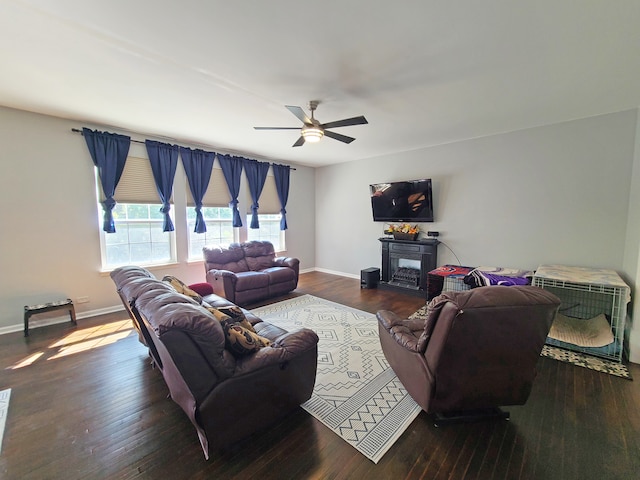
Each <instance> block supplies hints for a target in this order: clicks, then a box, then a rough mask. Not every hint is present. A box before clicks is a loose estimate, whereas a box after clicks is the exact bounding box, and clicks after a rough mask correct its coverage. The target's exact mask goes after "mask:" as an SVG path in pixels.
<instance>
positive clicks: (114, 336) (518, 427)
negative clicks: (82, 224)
mask: <svg viewBox="0 0 640 480" xmlns="http://www.w3.org/2000/svg"><path fill="white" fill-rule="evenodd" d="M304 293H309V294H312V295H316V296H318V297H323V298H326V299H329V300H332V301H335V302H338V303H342V304H345V305H349V306H351V307H355V308H358V309H361V310H366V311H369V312H375V311H376V310H379V309H390V310H394V311H396V312H398V313H399V314H401V315H404V316H406V315H409V314H410V313H412V312H414V311H415V310H417V309H418V308H419V307H420V306H421V305H423V300H421V299H420V298H418V297H412V296H406V295H403V294H399V293H396V292H392V291H384V290H380V289H372V290H362V289H360V287H359V281H358V280H355V279H349V278H343V277H338V276H334V275H329V274H324V273H318V272H315V273H307V274H303V275H302V276H301V279H300V286H299V289H298V290H297V291H296V293H295V294H296V295H297V294H304ZM0 348H1V350H0V361H1V366H2V370H1V371H0V375H1V376H0V389H5V388H11V389H12V394H11V402H10V406H9V412H8V416H7V421H6V429H5V436H4V441H3V445H2V452H1V453H0V478H3V479H81V478H82V479H85V478H86V479H102V478H109V479H111V478H118V479H129V478H134V479H200V478H221V479H226V478H238V479H248V478H263V479H307V478H314V479H325V478H327V479H329V478H330V479H339V478H340V479H343V478H354V479H360V478H367V479H394V480H398V479H405V478H407V479H408V478H428V479H431V478H448V479H463V478H464V479H471V478H477V479H493V478H496V479H563V480H566V479H598V480H602V479H638V478H640V365H631V366H630V367H631V372H632V375H633V376H634V378H635V380H634V381H628V380H624V379H621V378H617V377H613V376H610V375H606V374H603V373H597V372H594V371H591V370H587V369H584V368H580V367H575V366H572V365H568V364H564V363H560V362H557V361H554V360H550V359H547V358H540V362H539V364H538V367H539V374H538V378H537V379H536V382H535V385H534V387H533V391H532V393H531V397H530V399H529V401H528V403H527V404H526V405H524V406H518V407H510V408H508V410H509V411H510V412H511V421H500V422H485V423H476V424H466V425H452V426H448V427H442V428H436V427H434V426H433V423H432V421H431V419H430V417H429V416H428V415H426V414H425V413H424V412H422V413H420V415H419V416H418V418H416V420H414V422H413V423H412V424H411V425H410V427H409V428H408V429H407V430H406V432H405V433H404V434H403V435H402V437H400V439H399V440H398V441H397V442H396V444H395V445H394V446H393V447H392V448H391V449H390V450H389V451H388V452H387V454H386V455H385V456H384V457H383V458H382V460H381V461H380V462H379V463H378V464H377V465H376V464H374V463H372V462H371V461H369V460H368V459H366V458H365V457H364V456H362V455H361V454H360V453H358V452H357V451H356V450H355V449H354V448H352V447H351V446H349V445H348V444H347V443H346V442H344V441H343V440H342V439H340V438H339V437H337V436H336V435H335V434H333V433H332V432H331V431H329V429H327V428H326V427H325V426H324V425H322V424H321V423H319V422H318V421H317V420H315V419H314V418H313V417H311V416H310V415H309V414H307V413H306V412H305V411H304V410H302V409H298V410H297V411H296V412H294V413H293V414H291V415H290V416H288V417H287V418H286V419H285V420H284V421H282V422H280V423H278V424H276V425H274V426H273V427H271V428H270V429H268V430H266V431H263V432H260V433H258V434H256V435H254V436H253V437H251V438H250V439H248V440H246V441H244V442H242V443H240V444H237V445H234V446H232V448H230V450H229V451H226V452H223V453H214V454H213V455H212V457H211V459H210V460H209V461H206V460H205V459H204V456H203V454H202V450H201V448H200V443H199V441H198V438H197V435H196V432H195V429H194V428H193V427H192V425H191V423H190V422H189V420H188V419H187V417H186V415H185V414H184V413H183V412H182V410H180V408H179V407H178V406H177V405H176V404H175V403H173V401H172V400H170V399H168V398H167V393H168V390H167V388H166V386H165V384H164V381H163V379H162V376H161V375H160V373H159V372H158V371H155V370H153V369H152V368H151V366H150V363H149V358H148V356H147V352H146V349H145V348H144V347H143V345H141V344H140V343H138V340H137V336H136V334H135V333H134V331H133V330H131V325H130V322H129V320H128V318H127V316H126V314H125V313H124V311H123V312H122V313H116V314H110V315H105V316H102V317H96V318H92V319H87V320H80V321H79V322H78V326H77V327H74V326H73V325H72V324H71V323H66V324H59V325H53V326H49V327H42V328H37V329H33V330H32V331H31V336H30V337H29V338H28V339H24V338H23V337H22V334H21V333H15V334H8V335H3V336H1V337H0ZM259 401H260V399H259V398H256V402H259ZM229 414H230V415H242V412H233V411H230V412H229Z"/></svg>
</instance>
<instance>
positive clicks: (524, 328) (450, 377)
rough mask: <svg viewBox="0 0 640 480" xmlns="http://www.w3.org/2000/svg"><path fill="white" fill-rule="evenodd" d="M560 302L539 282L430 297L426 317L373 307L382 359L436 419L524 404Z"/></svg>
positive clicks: (477, 415) (496, 411) (471, 415)
mask: <svg viewBox="0 0 640 480" xmlns="http://www.w3.org/2000/svg"><path fill="white" fill-rule="evenodd" d="M559 306H560V300H559V299H558V298H557V297H556V296H555V295H553V294H552V293H549V292H548V291H546V290H543V289H541V288H538V287H532V286H512V287H506V286H505V287H502V286H492V287H480V288H475V289H472V290H468V291H464V292H448V293H443V294H442V295H439V296H438V297H436V298H434V299H433V300H432V301H431V302H430V303H429V305H428V307H427V313H426V318H415V319H411V320H405V319H401V318H399V317H398V316H396V315H395V314H394V313H393V312H389V311H379V312H378V313H377V318H378V328H379V332H380V343H381V345H382V350H383V352H384V355H385V357H386V358H387V360H388V361H389V364H390V365H391V367H392V368H393V370H394V372H395V373H396V375H397V376H398V378H399V379H400V381H401V382H402V384H403V385H404V386H405V388H406V389H407V391H408V392H409V394H410V395H411V397H412V398H413V399H414V400H415V401H416V402H417V403H418V404H419V405H420V407H422V409H423V410H424V411H425V412H427V413H429V414H431V413H433V414H436V424H440V423H445V422H446V421H447V420H449V421H452V422H453V421H464V420H473V419H477V418H483V417H486V416H496V415H497V416H500V417H502V418H508V415H509V414H508V413H507V412H502V411H501V410H500V409H499V408H498V407H500V406H507V405H524V404H525V402H526V401H527V399H528V398H529V394H530V393H531V388H532V385H533V380H534V378H535V376H536V363H537V362H538V359H539V357H540V352H541V351H542V347H543V345H544V342H545V339H546V337H547V334H548V332H549V329H550V328H551V323H552V322H553V319H554V317H555V314H556V311H557V309H558V307H559Z"/></svg>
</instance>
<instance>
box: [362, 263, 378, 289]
mask: <svg viewBox="0 0 640 480" xmlns="http://www.w3.org/2000/svg"><path fill="white" fill-rule="evenodd" d="M379 281H380V269H379V268H375V267H370V268H365V269H364V270H360V288H376V287H377V286H378V282H379Z"/></svg>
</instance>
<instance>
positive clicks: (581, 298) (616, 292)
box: [532, 265, 631, 362]
mask: <svg viewBox="0 0 640 480" xmlns="http://www.w3.org/2000/svg"><path fill="white" fill-rule="evenodd" d="M532 284H533V285H535V286H538V287H541V288H544V289H545V290H549V291H550V292H551V293H553V294H555V295H556V296H557V297H558V298H560V300H561V301H562V304H561V305H560V309H559V313H561V314H562V315H565V316H567V317H572V318H575V319H584V320H588V319H592V318H594V317H596V316H598V315H600V314H604V315H605V317H606V319H607V322H608V323H609V326H610V328H611V334H612V337H613V342H611V343H610V344H608V345H604V346H601V347H585V346H580V345H575V344H572V343H567V342H563V341H559V340H556V339H553V338H550V337H549V338H547V344H548V345H552V346H557V347H561V348H565V349H567V350H572V351H577V352H581V353H585V354H588V355H593V356H597V357H602V358H605V359H608V360H613V361H616V362H622V354H623V346H624V327H625V321H626V316H627V308H626V306H627V303H628V302H629V301H630V300H631V298H630V289H629V287H628V286H627V285H626V284H625V283H624V281H623V280H622V279H621V278H620V276H619V275H618V274H617V273H616V272H615V271H613V270H604V269H589V268H583V267H566V266H562V265H541V266H540V267H538V270H536V273H535V275H534V276H533V280H532Z"/></svg>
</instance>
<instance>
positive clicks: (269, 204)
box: [246, 174, 282, 214]
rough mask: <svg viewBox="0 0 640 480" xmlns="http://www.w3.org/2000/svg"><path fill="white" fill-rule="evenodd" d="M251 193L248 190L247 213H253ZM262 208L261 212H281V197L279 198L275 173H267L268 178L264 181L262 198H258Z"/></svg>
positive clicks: (259, 211)
mask: <svg viewBox="0 0 640 480" xmlns="http://www.w3.org/2000/svg"><path fill="white" fill-rule="evenodd" d="M252 203H253V201H252V200H251V195H250V194H249V193H248V192H247V202H246V205H247V213H251V204H252ZM258 204H259V205H260V208H259V209H258V213H259V214H279V213H280V208H282V207H281V206H280V199H279V198H278V191H277V190H276V179H275V177H274V176H273V175H271V174H269V175H267V179H266V180H265V182H264V187H263V188H262V193H261V194H260V199H259V200H258Z"/></svg>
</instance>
